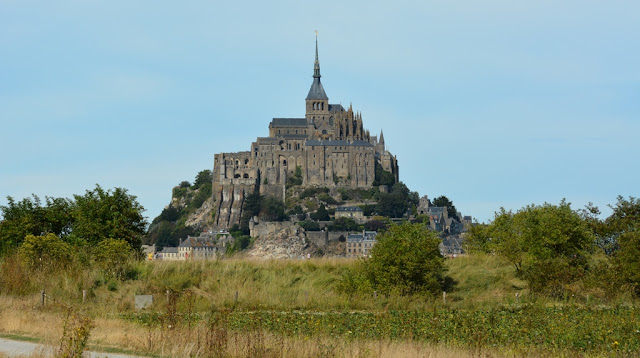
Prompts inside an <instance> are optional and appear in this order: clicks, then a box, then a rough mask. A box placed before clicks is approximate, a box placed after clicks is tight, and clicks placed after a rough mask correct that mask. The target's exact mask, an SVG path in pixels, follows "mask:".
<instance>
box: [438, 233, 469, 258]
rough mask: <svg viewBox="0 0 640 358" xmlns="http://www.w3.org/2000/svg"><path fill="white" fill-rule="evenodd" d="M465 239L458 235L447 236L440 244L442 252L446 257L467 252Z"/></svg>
mask: <svg viewBox="0 0 640 358" xmlns="http://www.w3.org/2000/svg"><path fill="white" fill-rule="evenodd" d="M463 245H464V240H463V239H462V238H460V237H458V236H457V235H452V236H447V237H445V238H444V239H442V242H441V243H440V245H439V248H440V254H442V256H445V257H456V256H458V255H462V254H464V253H465V251H464V248H463Z"/></svg>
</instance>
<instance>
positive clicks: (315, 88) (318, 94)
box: [307, 76, 329, 100]
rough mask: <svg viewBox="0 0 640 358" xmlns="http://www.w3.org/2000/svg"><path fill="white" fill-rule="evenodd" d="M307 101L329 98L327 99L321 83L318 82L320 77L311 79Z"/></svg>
mask: <svg viewBox="0 0 640 358" xmlns="http://www.w3.org/2000/svg"><path fill="white" fill-rule="evenodd" d="M307 99H323V100H328V99H329V97H327V94H326V93H325V92H324V87H322V82H320V76H318V77H314V78H313V83H312V84H311V88H310V89H309V94H308V95H307Z"/></svg>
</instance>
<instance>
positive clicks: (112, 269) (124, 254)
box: [95, 239, 134, 280]
mask: <svg viewBox="0 0 640 358" xmlns="http://www.w3.org/2000/svg"><path fill="white" fill-rule="evenodd" d="M133 259H134V252H133V250H132V249H131V246H130V245H129V244H128V243H127V242H126V241H125V240H115V239H107V240H103V241H101V242H100V243H99V244H98V245H97V246H96V248H95V260H96V264H97V266H98V267H99V268H101V269H102V270H103V271H104V272H105V275H106V277H114V278H116V279H119V280H121V279H123V278H124V277H125V276H126V273H127V271H128V269H129V263H130V261H131V260H133Z"/></svg>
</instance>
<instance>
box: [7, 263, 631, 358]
mask: <svg viewBox="0 0 640 358" xmlns="http://www.w3.org/2000/svg"><path fill="white" fill-rule="evenodd" d="M351 265H354V261H353V260H341V259H326V260H325V259H317V260H305V261H293V260H291V261H289V260H287V261H258V260H245V259H233V260H221V261H209V262H204V261H196V262H141V263H135V264H134V266H133V267H132V270H131V273H130V275H129V279H127V280H124V281H117V280H114V279H108V278H105V277H104V275H103V273H101V272H100V271H98V270H95V271H79V272H76V273H74V274H71V273H67V274H58V275H50V274H47V273H46V272H40V273H31V274H29V275H22V276H20V274H19V273H15V275H18V276H20V277H23V278H24V277H26V279H25V282H24V285H25V287H26V288H25V289H24V290H23V291H22V293H21V294H17V293H7V290H6V289H3V286H0V290H1V291H0V334H4V335H7V334H13V335H19V336H23V337H35V338H37V339H39V340H40V341H41V342H44V343H48V344H53V345H60V339H61V338H60V337H62V336H63V335H64V334H65V332H66V333H67V335H68V334H69V328H70V327H71V328H73V327H76V328H77V327H81V326H82V324H79V323H77V322H75V321H73V320H72V319H70V318H69V317H70V316H69V312H75V313H78V314H80V315H81V316H86V317H90V318H91V321H92V323H91V327H90V328H91V329H90V339H89V341H88V346H89V347H90V348H92V349H111V350H114V349H115V350H117V351H121V352H127V353H135V354H139V355H152V356H172V357H187V356H190V357H191V356H198V357H200V356H201V357H208V356H220V357H244V356H256V357H323V356H324V357H412V356H413V357H425V356H426V357H502V356H518V357H520V356H530V357H540V356H548V357H558V356H565V357H582V356H594V357H597V356H638V351H640V323H638V322H640V310H639V309H638V308H637V303H636V302H634V301H633V300H631V299H625V300H620V301H616V302H602V301H598V300H597V299H595V298H594V299H590V300H589V299H588V300H585V299H584V298H583V297H580V298H575V299H573V298H567V299H566V300H563V301H557V300H555V301H554V300H549V299H544V298H540V297H533V296H530V294H529V292H528V290H527V289H526V284H525V283H524V282H523V281H521V280H519V279H518V278H516V277H515V275H514V270H513V269H512V268H511V267H509V266H508V265H506V264H505V263H503V262H501V261H500V260H499V259H497V258H496V257H493V256H484V255H478V256H472V257H459V258H456V259H452V260H447V262H446V265H447V268H448V275H449V277H450V281H451V284H450V287H451V289H450V292H448V293H447V296H446V302H443V299H442V297H437V298H431V297H423V296H412V297H384V296H383V295H376V296H375V297H374V296H373V295H372V294H371V295H347V294H345V293H342V292H340V291H339V290H338V289H337V287H338V283H339V282H340V280H341V277H342V275H343V273H344V272H345V270H348V269H349V268H350V267H351ZM2 282H5V283H4V285H5V286H6V287H9V286H10V284H7V283H6V282H8V279H7V278H5V279H4V281H2ZM6 287H5V288H6ZM41 289H44V290H45V291H46V292H47V295H48V296H50V297H51V299H49V300H48V301H47V303H46V304H45V305H44V306H42V305H41V304H40V293H39V292H40V290H41ZM82 290H86V291H87V292H88V295H87V297H88V298H87V301H86V302H85V303H84V304H83V303H82ZM167 291H169V294H167ZM236 292H237V294H236ZM136 294H152V295H154V303H153V305H152V306H151V307H149V308H148V309H146V310H144V311H141V312H140V311H136V309H135V306H134V295H136ZM516 294H517V296H516ZM236 297H237V298H236ZM74 322H75V323H74ZM65 324H66V326H67V329H66V330H65V329H64V328H63V327H64V326H65ZM74 324H76V326H74Z"/></svg>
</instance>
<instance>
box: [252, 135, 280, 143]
mask: <svg viewBox="0 0 640 358" xmlns="http://www.w3.org/2000/svg"><path fill="white" fill-rule="evenodd" d="M257 142H258V144H278V138H272V137H258V140H257Z"/></svg>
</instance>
